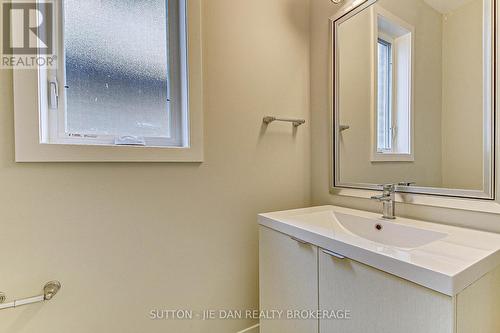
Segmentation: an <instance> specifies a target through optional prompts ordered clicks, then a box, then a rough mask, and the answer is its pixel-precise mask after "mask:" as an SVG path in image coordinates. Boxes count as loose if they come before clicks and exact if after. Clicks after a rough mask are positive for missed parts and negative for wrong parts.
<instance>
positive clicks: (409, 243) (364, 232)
mask: <svg viewBox="0 0 500 333" xmlns="http://www.w3.org/2000/svg"><path fill="white" fill-rule="evenodd" d="M333 215H334V216H335V219H336V220H337V221H336V222H337V223H339V224H340V225H341V226H342V227H344V228H345V229H347V230H348V231H349V232H351V233H353V234H354V235H357V236H359V237H363V238H365V239H368V240H370V241H373V242H377V243H380V244H384V245H388V246H396V247H401V248H417V247H420V246H424V245H427V244H430V243H432V242H435V241H437V240H440V239H443V238H445V237H446V236H447V234H445V233H442V232H437V231H432V230H426V229H420V228H415V227H410V226H406V225H402V224H397V223H394V222H390V221H383V220H378V219H368V218H364V217H360V216H355V215H349V214H343V213H338V212H335V213H333Z"/></svg>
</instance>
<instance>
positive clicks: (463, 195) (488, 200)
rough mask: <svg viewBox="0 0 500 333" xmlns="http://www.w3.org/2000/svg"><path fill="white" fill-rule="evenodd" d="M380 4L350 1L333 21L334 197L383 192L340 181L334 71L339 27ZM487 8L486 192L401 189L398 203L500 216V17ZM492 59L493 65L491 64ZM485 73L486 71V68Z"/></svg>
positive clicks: (493, 0)
mask: <svg viewBox="0 0 500 333" xmlns="http://www.w3.org/2000/svg"><path fill="white" fill-rule="evenodd" d="M377 1H378V0H349V1H347V3H346V4H345V5H344V6H343V7H342V8H341V9H339V11H338V12H337V14H336V15H334V16H333V17H331V18H330V79H329V82H330V89H329V91H330V109H331V112H330V115H331V119H330V122H329V124H330V135H331V139H330V149H329V151H330V155H331V156H330V193H331V194H334V195H341V196H350V197H358V198H370V197H371V196H372V195H374V194H376V193H377V192H378V191H380V190H381V188H380V186H378V185H375V184H365V183H343V182H341V181H340V170H339V163H337V161H340V156H339V149H338V144H339V140H338V139H339V134H340V129H339V126H337V124H339V122H338V119H339V106H338V99H337V98H336V96H338V92H339V89H338V76H337V71H336V70H335V68H336V67H337V66H338V58H337V57H336V54H337V43H336V41H337V31H338V30H337V27H338V25H339V24H341V23H342V22H345V21H346V20H347V19H349V18H351V17H353V16H354V15H356V14H358V13H359V12H361V11H362V10H364V9H366V8H367V7H369V6H371V5H373V4H374V3H376V2H377ZM484 3H485V5H486V7H485V13H488V14H489V15H485V17H489V18H490V19H489V21H488V22H484V24H485V27H486V28H487V30H485V31H490V32H491V43H490V45H489V47H488V52H485V55H486V57H487V58H486V60H487V65H485V66H488V67H487V68H489V71H490V73H491V75H489V76H488V77H487V78H485V83H486V86H487V87H489V88H488V89H487V90H486V89H485V92H486V93H485V97H484V100H485V102H486V103H485V114H486V117H485V122H486V124H485V128H486V129H489V130H488V131H485V140H484V142H485V151H486V152H490V153H489V154H485V155H486V156H485V160H484V162H485V163H484V165H485V173H484V174H485V176H484V191H479V190H478V191H476V190H459V189H447V188H431V187H417V186H415V187H413V186H412V187H406V186H400V187H398V189H397V192H398V193H397V195H396V201H398V202H404V203H412V204H421V205H428V206H437V207H446V208H455V209H465V210H473V211H482V212H489V213H498V214H500V182H499V180H498V178H499V177H498V168H497V167H496V166H498V165H500V163H499V156H498V155H499V152H498V149H499V147H500V135H499V133H498V132H500V131H498V130H496V129H498V128H500V127H499V126H500V119H498V118H500V117H499V116H498V115H499V114H500V112H499V108H498V105H497V103H496V99H497V96H499V92H500V91H499V89H498V84H497V78H498V77H499V76H498V75H499V72H498V66H497V64H496V61H495V59H496V58H495V56H496V55H497V54H498V53H497V51H498V45H499V38H498V35H499V33H498V27H497V24H496V23H497V18H498V14H499V8H498V7H499V6H498V0H484ZM492 59H493V61H492ZM485 70H486V67H485Z"/></svg>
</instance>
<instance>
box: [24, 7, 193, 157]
mask: <svg viewBox="0 0 500 333" xmlns="http://www.w3.org/2000/svg"><path fill="white" fill-rule="evenodd" d="M42 2H43V1H40V3H42ZM45 2H46V1H45ZM57 2H59V1H57ZM179 4H180V5H179V8H178V10H179V14H180V15H179V17H181V18H182V17H184V18H186V22H184V26H186V29H181V31H173V32H172V33H176V34H178V35H179V36H180V37H179V38H180V39H181V40H185V41H186V47H181V50H185V51H184V52H185V53H181V54H180V55H179V58H180V59H175V61H178V62H179V63H180V68H184V69H185V70H184V73H175V75H179V76H180V77H183V78H184V79H182V80H181V82H182V83H181V84H182V89H177V90H176V88H175V87H172V88H173V89H172V91H171V92H170V93H171V94H176V95H177V96H178V100H183V101H184V102H183V103H182V106H181V108H182V112H179V113H178V115H179V116H178V117H177V118H176V119H175V120H174V121H175V122H176V125H177V126H176V127H175V128H178V129H180V126H178V124H179V123H182V124H183V125H182V126H183V128H182V133H185V135H177V136H176V138H175V140H174V141H165V140H164V139H161V138H144V139H145V144H146V146H142V145H141V146H135V145H134V146H128V145H115V137H114V136H113V137H111V136H109V137H107V136H100V137H95V136H80V137H78V136H74V135H71V136H66V133H64V136H61V126H60V124H58V121H60V119H61V112H64V108H63V107H62V106H64V103H65V102H64V94H61V87H59V98H60V100H59V108H58V110H57V114H58V117H49V112H50V111H54V110H48V108H47V107H45V106H47V105H48V104H49V97H50V92H49V80H50V79H51V78H54V77H55V76H56V75H55V74H54V72H51V71H47V70H45V69H38V70H26V69H14V103H15V105H14V109H15V135H16V161H17V162H202V161H203V115H202V66H201V4H200V0H189V1H187V0H179ZM58 7H59V6H56V8H58ZM60 9H61V8H59V10H58V11H57V13H55V15H56V17H59V18H62V13H61V11H60ZM182 24H183V23H182V22H180V25H182ZM56 26H57V27H58V29H62V25H61V24H56ZM182 30H184V31H182ZM60 45H62V35H61V34H58V38H57V42H56V47H58V46H60ZM58 59H59V61H60V63H59V64H58V69H59V72H58V74H57V76H58V80H57V82H64V81H63V75H62V74H61V72H62V71H61V69H64V64H63V63H62V62H63V61H64V57H58ZM173 67H179V66H173ZM45 82H47V84H44V83H45ZM60 85H61V84H59V86H60ZM47 129H50V131H51V132H52V133H49V132H48V130H47ZM51 134H52V136H51ZM165 145H168V146H165Z"/></svg>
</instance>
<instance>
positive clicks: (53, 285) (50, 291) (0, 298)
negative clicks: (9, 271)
mask: <svg viewBox="0 0 500 333" xmlns="http://www.w3.org/2000/svg"><path fill="white" fill-rule="evenodd" d="M59 289H61V283H60V282H59V281H51V282H47V283H46V284H45V286H43V294H42V295H38V296H33V297H28V298H23V299H18V300H15V301H12V302H9V303H4V302H5V300H6V296H5V294H4V293H1V292H0V310H4V309H11V308H17V307H18V306H23V305H29V304H34V303H40V302H45V301H50V300H51V299H52V298H54V296H55V295H56V294H57V292H58V291H59Z"/></svg>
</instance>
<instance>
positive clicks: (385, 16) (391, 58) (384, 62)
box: [372, 6, 414, 162]
mask: <svg viewBox="0 0 500 333" xmlns="http://www.w3.org/2000/svg"><path fill="white" fill-rule="evenodd" d="M373 15H374V16H375V17H376V20H374V21H375V22H376V26H375V27H374V29H373V31H374V36H373V38H374V39H375V40H376V45H377V46H376V50H374V52H373V53H374V56H373V58H374V65H375V66H376V75H377V78H376V80H374V82H375V87H374V89H375V93H374V96H376V101H375V102H374V104H375V105H374V106H372V109H373V110H374V112H375V113H376V114H375V115H374V119H376V126H374V128H373V131H374V135H373V137H374V140H373V141H374V144H373V146H374V147H373V152H372V161H373V162H377V161H388V160H389V161H413V160H414V156H413V152H412V147H411V143H412V141H413V138H412V123H411V122H412V119H413V117H412V95H413V92H412V89H413V65H412V54H413V46H412V45H413V31H414V28H413V26H411V25H410V24H408V23H406V22H404V21H403V20H401V19H400V18H398V17H397V16H396V15H394V14H391V13H390V12H388V11H386V10H384V9H383V8H382V7H380V6H374V11H373Z"/></svg>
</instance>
